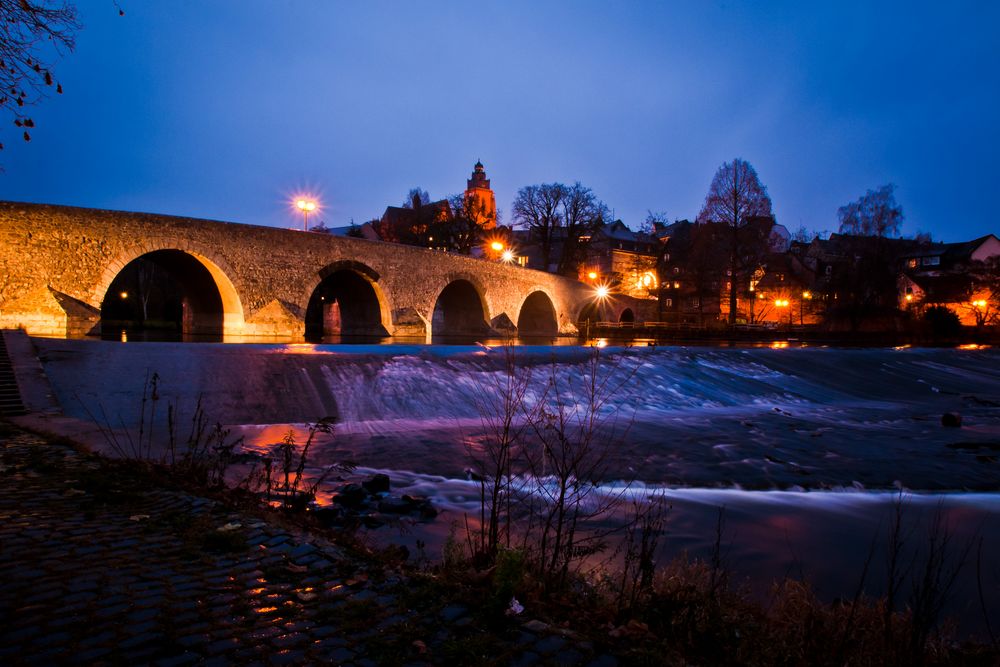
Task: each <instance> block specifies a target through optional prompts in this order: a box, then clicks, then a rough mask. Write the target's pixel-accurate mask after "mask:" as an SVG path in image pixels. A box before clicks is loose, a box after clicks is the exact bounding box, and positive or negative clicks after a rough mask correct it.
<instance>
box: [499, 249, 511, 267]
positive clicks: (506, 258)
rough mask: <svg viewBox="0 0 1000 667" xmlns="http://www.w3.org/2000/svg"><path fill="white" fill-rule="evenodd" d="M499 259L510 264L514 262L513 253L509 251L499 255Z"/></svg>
mask: <svg viewBox="0 0 1000 667" xmlns="http://www.w3.org/2000/svg"><path fill="white" fill-rule="evenodd" d="M500 259H502V260H503V261H505V262H506V263H508V264H510V263H511V262H513V261H514V253H513V252H512V251H511V250H510V249H508V250H504V251H503V254H502V255H500Z"/></svg>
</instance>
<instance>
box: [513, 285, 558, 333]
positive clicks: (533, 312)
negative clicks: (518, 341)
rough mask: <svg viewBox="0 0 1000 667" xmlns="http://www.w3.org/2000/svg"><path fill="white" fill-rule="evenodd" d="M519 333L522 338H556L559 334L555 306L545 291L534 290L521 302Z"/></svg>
mask: <svg viewBox="0 0 1000 667" xmlns="http://www.w3.org/2000/svg"><path fill="white" fill-rule="evenodd" d="M517 333H518V334H519V335H521V336H555V335H556V334H558V333H559V320H558V318H557V316H556V307H555V304H554V302H553V299H552V296H551V295H549V294H548V293H547V292H546V291H545V290H544V289H542V288H540V287H536V288H534V289H533V290H532V291H531V292H530V293H529V294H528V296H526V297H525V299H524V301H523V302H521V308H520V310H519V311H518V315H517Z"/></svg>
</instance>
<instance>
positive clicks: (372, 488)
mask: <svg viewBox="0 0 1000 667" xmlns="http://www.w3.org/2000/svg"><path fill="white" fill-rule="evenodd" d="M361 486H363V487H364V489H365V491H367V492H368V493H370V494H372V495H375V494H376V493H389V476H388V475H383V474H382V473H379V474H377V475H375V476H374V477H372V478H371V479H366V480H365V481H363V482H361Z"/></svg>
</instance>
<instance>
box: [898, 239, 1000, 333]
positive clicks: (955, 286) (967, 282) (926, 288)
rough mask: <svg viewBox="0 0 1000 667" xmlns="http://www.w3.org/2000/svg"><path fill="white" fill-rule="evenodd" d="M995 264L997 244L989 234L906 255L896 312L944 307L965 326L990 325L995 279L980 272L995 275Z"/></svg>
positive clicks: (999, 242)
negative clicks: (898, 309) (898, 310)
mask: <svg viewBox="0 0 1000 667" xmlns="http://www.w3.org/2000/svg"><path fill="white" fill-rule="evenodd" d="M998 262H1000V240H998V239H997V237H996V236H994V235H993V234H987V235H986V236H982V237H980V238H978V239H973V240H971V241H964V242H961V243H930V244H927V245H925V246H924V247H921V248H919V249H917V250H916V251H915V252H910V253H907V254H906V255H905V256H904V257H902V261H901V264H902V267H901V270H900V273H899V279H898V281H897V285H898V288H899V308H900V309H901V310H910V311H919V310H922V309H923V308H926V307H928V306H945V307H947V308H948V309H950V310H952V311H953V312H954V313H955V314H956V315H958V317H959V321H961V323H962V324H964V325H966V326H976V325H983V324H986V323H988V322H991V321H992V320H995V319H996V317H997V305H998V304H997V303H996V296H997V295H996V294H994V290H995V289H996V287H995V281H996V278H997V277H996V275H995V274H994V273H990V272H989V271H987V273H988V275H987V276H983V275H982V274H983V269H992V271H993V272H995V271H996V269H997V267H998ZM984 277H985V278H987V279H984ZM990 277H992V282H993V284H991V281H990V280H989V279H988V278H990Z"/></svg>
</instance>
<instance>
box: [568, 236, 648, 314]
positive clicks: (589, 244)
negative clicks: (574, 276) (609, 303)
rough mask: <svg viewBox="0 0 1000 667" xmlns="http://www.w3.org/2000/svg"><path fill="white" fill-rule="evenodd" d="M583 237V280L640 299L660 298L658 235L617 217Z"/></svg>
mask: <svg viewBox="0 0 1000 667" xmlns="http://www.w3.org/2000/svg"><path fill="white" fill-rule="evenodd" d="M580 240H581V242H584V243H586V260H585V261H584V263H583V265H582V266H581V267H580V276H579V277H580V280H581V281H583V282H587V283H591V284H606V285H612V286H613V287H614V291H615V292H618V293H621V294H626V295H628V296H632V297H635V298H637V299H655V298H656V294H657V291H658V289H659V278H658V276H657V273H656V260H657V256H658V252H659V241H658V240H657V239H656V237H655V236H653V235H651V234H646V233H644V232H633V231H632V230H631V229H629V228H628V227H627V226H626V225H625V223H624V222H622V221H621V220H615V221H614V222H612V223H609V224H606V225H601V227H599V228H598V229H597V230H596V231H595V232H593V233H592V234H590V235H589V236H587V237H582V238H581V239H580Z"/></svg>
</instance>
